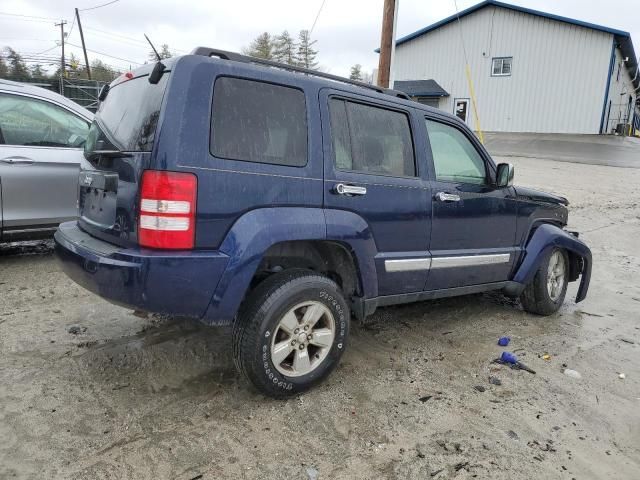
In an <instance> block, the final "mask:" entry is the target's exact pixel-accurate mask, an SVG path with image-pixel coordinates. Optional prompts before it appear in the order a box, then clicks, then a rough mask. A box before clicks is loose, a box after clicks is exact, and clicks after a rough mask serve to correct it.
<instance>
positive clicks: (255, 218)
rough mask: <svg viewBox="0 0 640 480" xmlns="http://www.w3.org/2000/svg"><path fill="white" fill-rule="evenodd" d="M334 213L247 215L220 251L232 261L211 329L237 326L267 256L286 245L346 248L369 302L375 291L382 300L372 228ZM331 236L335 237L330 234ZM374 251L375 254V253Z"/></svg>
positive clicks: (212, 307) (288, 210)
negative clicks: (307, 243)
mask: <svg viewBox="0 0 640 480" xmlns="http://www.w3.org/2000/svg"><path fill="white" fill-rule="evenodd" d="M328 212H334V211H332V210H324V209H322V208H305V207H275V208H260V209H256V210H251V211H249V212H247V213H245V214H244V215H242V216H241V217H240V218H239V219H238V220H237V221H236V222H235V223H234V224H233V226H232V227H231V229H230V230H229V232H227V235H226V236H225V238H224V240H223V241H222V244H221V245H220V248H219V251H220V252H221V253H224V254H225V255H227V256H229V263H228V264H227V267H226V269H225V271H224V273H223V274H222V276H221V277H220V281H219V282H218V285H217V287H216V290H215V292H214V294H213V297H212V298H211V301H210V302H209V306H208V308H207V311H206V313H205V315H204V318H203V319H202V320H203V322H204V323H207V324H210V325H228V324H230V323H232V322H233V319H234V318H235V316H236V314H237V312H238V309H239V307H240V304H241V302H242V300H243V299H244V295H245V293H246V291H247V289H248V288H249V285H250V283H251V280H252V278H253V276H254V275H255V272H256V270H257V268H258V266H259V265H260V261H261V260H262V257H263V255H264V252H266V251H267V250H268V249H269V248H270V247H271V246H272V245H275V244H276V243H280V242H288V241H296V240H333V241H336V242H338V243H341V244H343V245H345V246H346V247H347V248H348V249H349V250H350V253H351V254H352V256H353V257H354V261H355V263H356V271H357V274H358V276H359V280H360V284H361V286H362V289H363V294H364V295H365V297H366V296H367V295H368V294H371V293H372V292H374V293H375V295H377V287H378V284H377V276H376V270H375V264H374V261H373V259H374V257H375V242H374V241H373V237H372V236H371V232H370V230H369V228H368V225H367V224H366V222H365V221H364V220H363V219H362V218H361V217H359V216H358V215H356V214H353V213H350V212H342V211H335V212H339V213H338V214H337V215H331V214H330V213H329V214H328ZM326 214H328V215H326ZM327 216H328V217H329V218H330V220H329V221H327V218H326V217H327ZM354 217H355V218H354ZM358 219H359V221H358ZM363 224H364V225H363ZM329 231H330V232H331V235H328V232H329ZM372 249H373V250H374V253H371V250H372ZM375 295H374V296H375Z"/></svg>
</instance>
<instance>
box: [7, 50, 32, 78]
mask: <svg viewBox="0 0 640 480" xmlns="http://www.w3.org/2000/svg"><path fill="white" fill-rule="evenodd" d="M5 54H6V57H7V60H8V61H9V76H10V77H13V78H29V77H30V76H31V75H30V73H29V69H28V68H27V64H26V63H24V60H23V59H22V57H21V56H20V54H19V53H18V52H16V51H15V50H14V49H13V48H11V47H7V48H5Z"/></svg>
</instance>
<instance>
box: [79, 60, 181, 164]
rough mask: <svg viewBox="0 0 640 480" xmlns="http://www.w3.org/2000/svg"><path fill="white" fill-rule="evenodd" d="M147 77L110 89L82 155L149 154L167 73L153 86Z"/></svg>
mask: <svg viewBox="0 0 640 480" xmlns="http://www.w3.org/2000/svg"><path fill="white" fill-rule="evenodd" d="M148 78H149V77H148V76H147V75H144V76H141V77H137V78H134V79H132V80H127V81H124V82H122V83H119V84H117V85H114V86H113V87H111V89H110V90H109V93H108V95H107V98H106V99H105V100H104V101H103V102H101V103H100V106H99V107H98V111H97V113H96V117H95V120H94V122H93V123H92V124H91V128H90V130H89V136H88V138H87V143H86V145H85V153H91V152H92V151H94V150H121V151H126V152H149V151H151V149H152V148H153V140H154V137H155V133H156V126H157V124H158V117H159V116H160V108H161V107H162V97H163V95H164V91H165V88H166V86H167V81H168V79H169V72H165V73H164V75H162V77H161V78H160V81H159V82H158V83H157V84H156V85H153V84H151V83H149V81H148Z"/></svg>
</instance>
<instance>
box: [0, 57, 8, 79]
mask: <svg viewBox="0 0 640 480" xmlns="http://www.w3.org/2000/svg"><path fill="white" fill-rule="evenodd" d="M8 76H9V67H7V64H6V63H5V61H4V58H2V57H1V56H0V78H6V77H8Z"/></svg>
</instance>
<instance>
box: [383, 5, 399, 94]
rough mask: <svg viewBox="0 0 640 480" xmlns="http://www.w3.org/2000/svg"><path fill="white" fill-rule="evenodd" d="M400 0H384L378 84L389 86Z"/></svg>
mask: <svg viewBox="0 0 640 480" xmlns="http://www.w3.org/2000/svg"><path fill="white" fill-rule="evenodd" d="M399 1H400V0H384V7H383V10H382V34H381V36H380V58H379V60H378V86H380V87H384V88H389V83H390V80H391V76H392V73H391V68H392V63H393V54H394V51H395V46H396V45H395V37H396V35H395V34H396V17H397V13H398V3H399Z"/></svg>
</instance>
